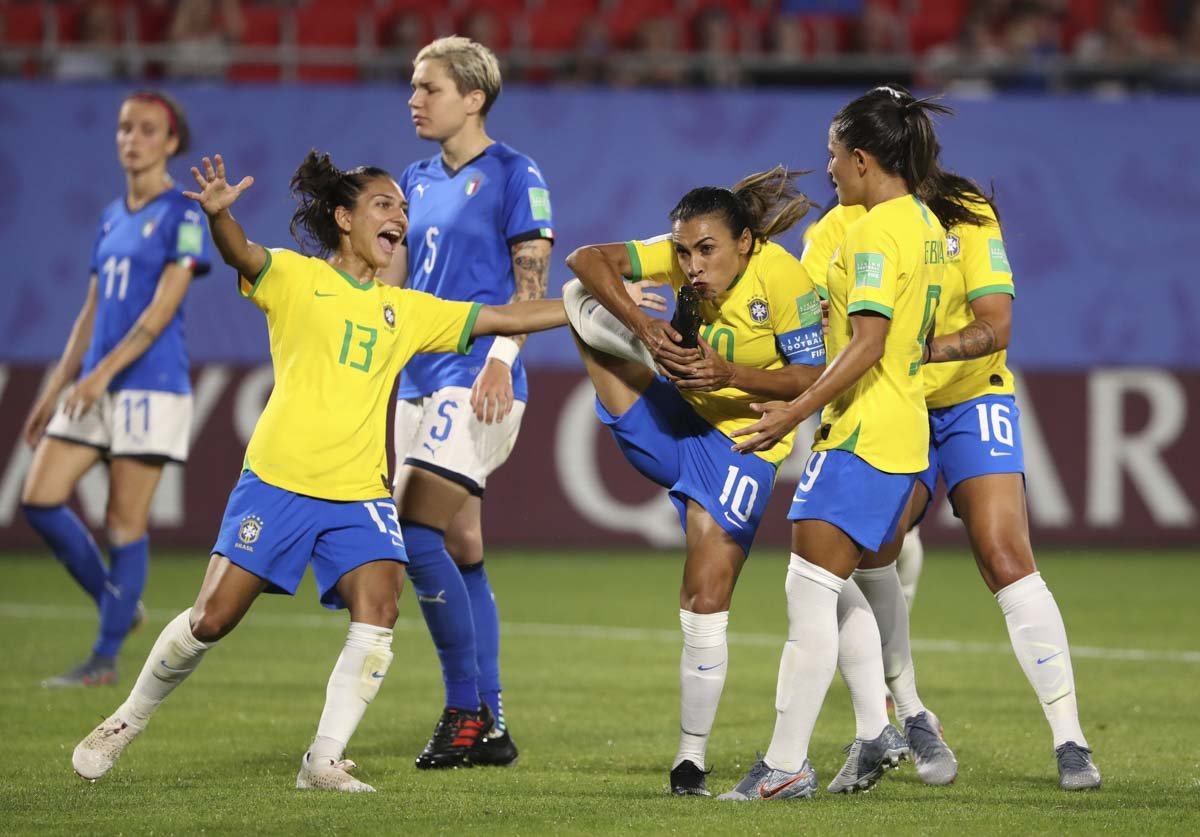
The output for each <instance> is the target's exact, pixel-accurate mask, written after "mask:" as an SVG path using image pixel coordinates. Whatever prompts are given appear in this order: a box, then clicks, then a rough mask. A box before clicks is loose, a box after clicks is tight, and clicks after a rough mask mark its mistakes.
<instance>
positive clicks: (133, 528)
mask: <svg viewBox="0 0 1200 837" xmlns="http://www.w3.org/2000/svg"><path fill="white" fill-rule="evenodd" d="M163 464H164V463H162V462H156V461H148V460H144V459H138V458H136V457H131V456H118V457H114V458H113V460H112V462H111V463H110V464H109V468H108V473H109V489H108V509H107V511H106V512H105V521H104V523H105V528H106V529H107V530H108V539H109V542H110V543H112V544H113V545H114V546H120V545H122V544H127V543H132V542H133V541H136V540H137V539H138V538H140V537H142V536H143V535H145V534H146V526H147V524H148V522H149V520H150V503H151V501H152V500H153V499H154V490H155V489H156V488H157V487H158V481H159V480H160V479H161V478H162V472H163Z"/></svg>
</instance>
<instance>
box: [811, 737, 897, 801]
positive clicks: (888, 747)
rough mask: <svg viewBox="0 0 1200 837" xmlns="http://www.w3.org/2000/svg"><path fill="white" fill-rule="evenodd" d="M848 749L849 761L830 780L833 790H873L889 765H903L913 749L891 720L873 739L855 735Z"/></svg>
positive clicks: (836, 791)
mask: <svg viewBox="0 0 1200 837" xmlns="http://www.w3.org/2000/svg"><path fill="white" fill-rule="evenodd" d="M846 753H847V754H848V755H847V757H846V763H845V764H844V765H842V769H841V770H840V771H838V775H836V776H834V777H833V781H832V782H830V783H829V792H830V793H854V792H855V791H860V790H861V791H865V790H870V789H871V788H873V787H875V784H876V783H877V782H878V781H879V780H880V779H881V778H883V774H884V773H886V772H887V770H888V769H889V768H893V767H899V766H900V762H901V761H903V760H904V758H905V757H907V756H908V754H909V751H908V744H906V743H905V741H904V736H903V735H901V734H900V730H898V729H896V728H895V727H894V726H892V725H891V724H888V725H887V726H886V727H884V728H883V732H881V733H879V735H878V736H876V737H875V738H872V739H871V740H870V741H864V740H863V739H861V738H856V739H854V741H853V743H851V744H849V745H848V746H847V747H846Z"/></svg>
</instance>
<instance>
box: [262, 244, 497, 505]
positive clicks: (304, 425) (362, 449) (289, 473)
mask: <svg viewBox="0 0 1200 837" xmlns="http://www.w3.org/2000/svg"><path fill="white" fill-rule="evenodd" d="M239 290H240V291H241V294H242V296H244V297H247V298H248V299H250V300H251V301H252V302H253V303H254V304H255V305H257V306H258V307H259V308H261V309H262V310H263V312H264V313H265V314H266V316H267V332H268V334H269V336H270V340H271V365H272V368H273V369H274V372H275V388H274V389H273V390H272V391H271V397H270V398H269V399H268V400H267V406H266V408H264V409H263V412H262V415H261V416H260V417H259V419H258V424H257V425H255V427H254V434H253V435H252V436H251V437H250V444H249V446H248V447H247V448H246V467H247V468H249V469H250V470H252V471H253V472H254V473H255V474H257V475H258V477H259V479H261V480H262V481H263V482H266V483H269V484H270V485H274V486H276V487H278V488H283V489H286V490H287V491H293V492H295V493H297V494H305V495H308V496H310V497H318V498H320V499H323V500H338V501H349V500H375V499H380V498H384V497H389V496H391V493H392V491H391V486H390V485H389V484H388V478H387V470H388V469H387V411H388V401H389V399H390V396H391V392H392V385H393V383H394V382H395V380H396V376H397V375H398V374H399V373H400V370H401V369H402V368H403V367H404V364H405V363H406V362H407V361H408V359H409V358H410V357H412V356H413V355H414V354H416V353H417V352H451V351H458V352H459V353H465V352H466V351H468V350H469V348H470V345H471V329H472V328H473V326H474V324H475V318H476V317H477V316H478V314H479V309H480V307H481V306H480V304H479V303H471V302H448V301H444V300H440V299H438V298H437V297H434V296H431V295H430V294H425V293H421V292H419V291H410V290H401V289H399V288H393V287H389V286H388V285H384V284H382V283H379V282H375V281H372V282H366V283H360V282H358V281H356V280H355V279H354V278H353V277H351V276H349V275H348V274H346V273H342V272H341V271H339V270H337V269H335V268H333V267H331V266H330V265H329V264H328V263H326V262H324V261H322V260H321V259H315V258H308V257H306V256H302V255H300V254H299V253H294V252H292V251H290V250H282V249H280V250H269V251H267V263H266V265H264V266H263V269H262V272H261V273H259V274H258V276H256V277H254V279H253V280H249V279H246V278H245V277H241V278H240V279H239Z"/></svg>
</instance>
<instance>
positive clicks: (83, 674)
mask: <svg viewBox="0 0 1200 837" xmlns="http://www.w3.org/2000/svg"><path fill="white" fill-rule="evenodd" d="M116 682H117V661H116V660H115V659H113V658H112V657H101V656H98V655H96V654H92V655H91V656H90V657H88V658H87V660H85V661H84V662H82V663H80V664H79V665H77V666H75V668H73V669H71V670H70V671H68V672H67V673H66V674H60V675H58V677H51V678H50V679H49V680H43V681H42V687H43V688H46V689H64V688H76V687H80V686H111V685H112V684H114V683H116Z"/></svg>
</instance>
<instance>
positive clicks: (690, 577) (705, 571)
mask: <svg viewBox="0 0 1200 837" xmlns="http://www.w3.org/2000/svg"><path fill="white" fill-rule="evenodd" d="M745 564H746V553H745V552H743V551H742V548H741V547H740V546H738V544H737V542H736V541H734V540H733V538H731V537H730V536H729V533H728V532H726V531H725V530H724V529H722V528H721V526H720V524H718V523H717V521H715V520H713V518H712V516H711V515H710V514H709V513H708V512H707V511H705V510H704V507H703V506H701V505H700V504H699V503H696V502H695V501H694V500H688V502H687V560H686V561H685V562H684V565H683V583H682V584H681V585H680V588H679V607H680V608H681V609H682V610H687V611H690V612H692V613H723V612H724V611H727V610H729V606H730V603H731V602H732V600H733V588H734V587H735V586H736V585H737V580H738V576H739V575H740V574H741V572H742V567H743V566H745Z"/></svg>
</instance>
